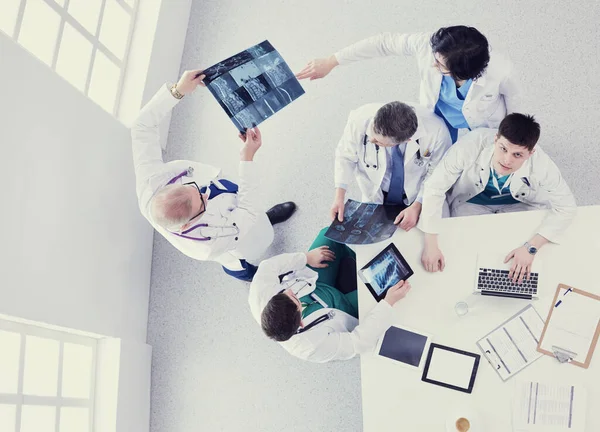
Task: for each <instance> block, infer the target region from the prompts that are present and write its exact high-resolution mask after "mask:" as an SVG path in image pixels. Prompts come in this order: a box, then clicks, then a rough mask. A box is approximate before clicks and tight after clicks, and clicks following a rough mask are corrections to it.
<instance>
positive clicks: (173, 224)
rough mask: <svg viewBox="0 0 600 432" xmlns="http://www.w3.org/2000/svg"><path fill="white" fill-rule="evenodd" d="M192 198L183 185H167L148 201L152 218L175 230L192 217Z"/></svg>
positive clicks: (164, 226)
mask: <svg viewBox="0 0 600 432" xmlns="http://www.w3.org/2000/svg"><path fill="white" fill-rule="evenodd" d="M192 211H193V209H192V198H191V196H190V194H189V193H188V188H186V187H185V186H183V185H167V186H165V187H163V188H162V189H161V190H159V191H158V192H157V193H156V195H154V197H152V200H151V201H150V215H151V216H152V220H154V222H155V223H157V224H158V225H160V226H161V227H163V228H165V229H168V230H177V229H179V228H181V226H182V225H185V224H186V223H187V222H188V221H189V220H190V219H191V218H192V216H193V215H192Z"/></svg>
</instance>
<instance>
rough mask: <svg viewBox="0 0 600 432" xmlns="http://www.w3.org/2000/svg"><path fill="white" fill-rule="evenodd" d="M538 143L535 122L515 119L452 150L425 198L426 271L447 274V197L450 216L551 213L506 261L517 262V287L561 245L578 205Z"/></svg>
mask: <svg viewBox="0 0 600 432" xmlns="http://www.w3.org/2000/svg"><path fill="white" fill-rule="evenodd" d="M539 137H540V125H539V124H538V123H537V122H536V121H535V120H534V118H533V117H532V116H529V115H525V114H518V113H513V114H509V115H508V116H506V118H505V119H504V120H502V123H500V127H499V129H497V130H496V129H477V130H475V131H473V132H470V133H468V134H467V135H465V136H464V137H463V138H461V139H460V140H459V141H458V142H457V143H456V144H455V145H454V146H452V148H451V149H450V150H448V152H447V153H446V157H445V158H444V159H443V160H442V162H441V163H440V164H439V165H438V166H437V168H436V169H435V170H434V172H433V174H432V175H431V177H429V179H428V180H427V182H426V183H425V193H424V194H423V211H422V213H421V220H420V222H419V228H420V229H421V230H422V231H423V232H425V233H426V234H425V248H424V250H423V254H422V257H421V260H422V263H423V266H424V267H425V269H426V270H427V271H430V272H435V271H438V270H440V271H442V270H443V269H444V255H443V254H442V252H441V251H440V249H439V247H438V241H437V233H438V232H439V223H440V220H441V217H442V205H443V203H444V200H445V199H446V197H447V199H448V204H449V205H450V215H451V216H469V215H481V214H491V213H507V212H516V211H526V210H535V209H542V208H545V209H549V210H550V211H549V213H548V215H547V217H546V218H545V219H544V221H543V222H542V224H541V226H540V227H539V228H538V230H537V233H536V234H535V235H534V236H533V237H532V238H530V239H528V240H527V241H525V242H524V243H523V245H522V246H520V247H518V248H516V249H514V250H513V251H511V252H510V253H509V254H508V255H507V256H506V259H505V262H508V261H510V260H511V259H512V260H513V262H512V265H511V269H510V274H509V276H510V277H512V278H513V279H514V280H518V281H519V282H520V281H522V279H523V277H524V276H526V275H527V277H529V272H530V271H531V265H532V263H533V259H534V257H535V254H536V253H537V251H538V250H539V249H540V248H541V247H542V246H544V245H545V244H546V243H548V242H553V243H558V242H559V240H560V236H561V234H562V233H563V232H564V231H565V229H566V228H567V227H568V226H569V224H570V223H571V221H572V219H573V217H574V216H575V211H576V203H575V198H574V197H573V194H572V193H571V190H570V189H569V186H568V185H567V184H566V183H565V181H564V179H563V178H562V176H561V174H560V171H559V170H558V168H557V166H556V165H555V164H554V162H552V160H551V159H550V157H548V155H547V154H546V153H544V151H543V150H542V149H541V148H540V147H539V146H537V145H536V143H537V141H538V139H539ZM506 229H509V227H507V228H506Z"/></svg>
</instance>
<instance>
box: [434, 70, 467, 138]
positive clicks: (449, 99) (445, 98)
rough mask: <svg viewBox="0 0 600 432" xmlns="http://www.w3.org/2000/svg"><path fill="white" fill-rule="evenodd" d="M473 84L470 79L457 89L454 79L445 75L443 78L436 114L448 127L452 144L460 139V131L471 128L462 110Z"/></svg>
mask: <svg viewBox="0 0 600 432" xmlns="http://www.w3.org/2000/svg"><path fill="white" fill-rule="evenodd" d="M471 84H473V80H471V79H470V80H467V81H465V83H464V84H463V85H462V86H461V87H460V88H456V82H455V81H454V78H452V77H450V76H447V75H444V76H443V78H442V85H441V87H440V96H439V98H438V101H437V103H436V104H435V113H436V114H437V115H438V116H440V117H441V118H442V119H443V120H444V122H445V123H446V126H448V130H449V131H450V137H451V138H452V144H454V143H455V142H456V140H457V139H458V129H464V128H469V123H467V120H466V119H465V116H464V115H463V113H462V108H463V105H464V103H465V98H466V97H467V93H469V89H470V88H471Z"/></svg>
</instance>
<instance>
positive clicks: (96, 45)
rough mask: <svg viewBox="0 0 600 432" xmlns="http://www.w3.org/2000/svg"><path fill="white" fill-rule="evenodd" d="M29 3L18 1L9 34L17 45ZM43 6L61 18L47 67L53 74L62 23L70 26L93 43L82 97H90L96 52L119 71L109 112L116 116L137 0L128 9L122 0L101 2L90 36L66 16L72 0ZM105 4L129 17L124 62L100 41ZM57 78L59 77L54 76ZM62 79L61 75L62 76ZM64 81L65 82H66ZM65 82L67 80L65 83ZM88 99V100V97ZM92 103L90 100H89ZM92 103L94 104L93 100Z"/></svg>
mask: <svg viewBox="0 0 600 432" xmlns="http://www.w3.org/2000/svg"><path fill="white" fill-rule="evenodd" d="M28 1H31V0H20V6H19V11H18V13H17V22H16V23H15V27H14V30H13V34H12V35H9V36H10V37H12V39H14V40H15V41H16V42H17V43H18V41H19V34H20V32H21V26H22V24H23V17H24V15H25V7H26V5H27V2H28ZM39 1H42V2H44V3H46V4H47V5H48V6H50V7H51V8H52V9H53V10H54V11H55V12H56V13H57V14H58V15H59V16H60V24H59V28H58V33H57V35H56V40H55V41H54V53H53V55H52V64H51V65H50V68H51V69H52V70H53V71H55V72H56V64H57V62H58V54H59V51H60V45H61V42H62V37H63V32H64V28H65V24H66V23H69V24H70V25H71V26H72V27H73V28H74V29H75V30H77V31H78V32H79V33H80V34H81V35H82V36H83V37H84V38H85V39H86V40H87V41H88V42H90V43H91V44H92V53H91V56H90V63H89V65H88V70H87V77H86V81H85V88H84V90H83V94H85V95H86V96H87V97H89V90H90V84H91V80H92V72H93V69H94V61H95V59H96V53H97V52H98V51H100V52H102V54H104V55H105V56H106V57H107V58H108V59H109V61H110V62H111V63H113V64H114V65H115V66H116V67H117V68H118V69H119V81H118V82H117V92H116V95H115V103H114V105H113V107H112V111H111V112H110V113H111V114H112V115H113V116H115V117H116V116H117V113H118V111H119V107H120V104H121V97H122V94H123V83H124V81H125V70H126V68H127V62H128V60H129V52H130V49H131V40H132V37H133V32H134V29H135V22H136V18H137V12H138V6H139V1H140V0H133V6H130V5H129V4H128V3H127V2H126V1H125V0H100V1H101V5H100V16H99V18H98V23H97V25H96V30H95V34H92V33H91V32H90V31H89V30H87V29H86V28H85V27H84V26H83V25H82V24H80V23H79V21H77V19H75V18H74V17H73V16H71V15H70V14H69V13H68V8H69V3H70V1H71V0H64V3H65V4H64V6H61V5H60V4H58V3H57V2H56V1H55V0H39ZM107 1H115V2H116V3H118V4H119V5H120V6H121V7H122V8H123V9H124V10H125V11H126V12H127V13H128V14H129V16H130V20H129V30H128V33H127V41H126V45H125V53H124V54H123V59H121V60H119V58H118V57H117V56H116V55H115V54H113V53H112V51H111V50H110V49H108V47H106V45H104V44H103V43H102V42H100V31H101V29H102V22H103V20H104V12H105V9H106V3H107ZM57 75H59V76H61V75H60V74H58V73H57ZM61 78H62V76H61ZM65 81H67V80H65ZM67 82H68V81H67ZM69 84H70V83H69ZM90 99H91V98H90ZM91 100H92V101H94V100H93V99H91ZM94 103H96V102H95V101H94Z"/></svg>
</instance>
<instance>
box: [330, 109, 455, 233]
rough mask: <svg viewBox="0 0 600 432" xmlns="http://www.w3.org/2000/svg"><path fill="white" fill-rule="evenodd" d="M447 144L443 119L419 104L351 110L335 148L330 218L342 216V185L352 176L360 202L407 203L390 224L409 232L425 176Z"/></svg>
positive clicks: (413, 224)
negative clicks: (358, 189) (398, 225)
mask: <svg viewBox="0 0 600 432" xmlns="http://www.w3.org/2000/svg"><path fill="white" fill-rule="evenodd" d="M451 145H452V142H451V141H450V134H449V133H448V130H447V129H446V127H445V126H444V122H443V121H442V120H440V118H439V117H437V116H436V115H435V114H433V113H432V112H430V111H428V110H427V109H426V108H424V107H421V106H418V105H415V106H414V107H412V106H409V105H407V104H405V103H402V102H390V103H387V104H381V103H372V104H367V105H364V106H362V107H360V108H358V109H356V110H354V111H352V112H351V113H350V116H349V117H348V123H347V124H346V129H345V130H344V135H343V136H342V138H341V139H340V142H339V143H338V146H337V149H336V152H335V187H336V190H335V198H334V200H333V205H332V206H331V213H330V214H331V219H334V218H335V217H336V216H337V218H338V220H339V221H340V222H341V221H342V220H343V219H344V200H345V197H346V189H347V188H348V185H349V184H350V182H351V181H352V180H353V179H354V178H356V179H357V181H358V186H359V188H360V191H361V193H362V198H361V201H363V202H373V203H377V204H400V205H402V206H403V207H406V208H404V209H403V210H402V211H401V212H400V213H399V214H398V216H397V217H396V220H395V221H394V223H396V224H400V228H402V229H404V230H406V231H409V230H410V229H411V228H413V227H414V226H415V225H416V223H417V221H418V219H419V215H420V213H421V201H422V197H423V183H424V180H425V179H426V178H427V177H428V176H429V174H430V173H431V171H432V170H433V168H435V166H436V165H437V164H438V162H439V161H440V160H441V159H442V157H443V156H444V154H445V153H446V151H447V150H448V148H450V146H451Z"/></svg>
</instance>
